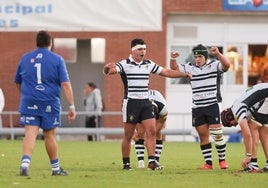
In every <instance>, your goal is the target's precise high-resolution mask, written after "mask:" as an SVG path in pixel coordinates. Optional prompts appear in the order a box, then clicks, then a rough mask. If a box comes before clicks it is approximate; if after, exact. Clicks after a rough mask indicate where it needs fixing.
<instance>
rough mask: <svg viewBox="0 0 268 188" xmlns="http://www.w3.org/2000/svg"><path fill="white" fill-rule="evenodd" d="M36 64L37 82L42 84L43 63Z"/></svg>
mask: <svg viewBox="0 0 268 188" xmlns="http://www.w3.org/2000/svg"><path fill="white" fill-rule="evenodd" d="M34 66H35V67H36V78H37V84H42V79H41V63H35V64H34Z"/></svg>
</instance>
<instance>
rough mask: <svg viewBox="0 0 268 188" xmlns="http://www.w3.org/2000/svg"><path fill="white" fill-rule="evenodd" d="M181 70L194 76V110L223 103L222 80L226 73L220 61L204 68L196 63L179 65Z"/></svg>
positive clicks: (214, 61)
mask: <svg viewBox="0 0 268 188" xmlns="http://www.w3.org/2000/svg"><path fill="white" fill-rule="evenodd" d="M179 69H180V71H181V72H184V73H187V72H188V73H191V74H192V79H191V87H192V100H193V102H192V108H198V107H205V106H210V105H212V104H215V103H218V102H221V95H220V80H221V76H222V74H223V72H225V71H224V70H223V68H222V64H221V63H220V61H218V60H212V61H209V62H207V63H206V64H204V65H203V66H202V67H198V66H197V65H196V64H195V63H187V64H179Z"/></svg>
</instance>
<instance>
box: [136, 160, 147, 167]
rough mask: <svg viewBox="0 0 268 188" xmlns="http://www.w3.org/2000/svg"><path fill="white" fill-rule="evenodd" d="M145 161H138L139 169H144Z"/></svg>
mask: <svg viewBox="0 0 268 188" xmlns="http://www.w3.org/2000/svg"><path fill="white" fill-rule="evenodd" d="M144 167H145V166H144V160H139V161H138V168H144Z"/></svg>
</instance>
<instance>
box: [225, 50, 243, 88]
mask: <svg viewBox="0 0 268 188" xmlns="http://www.w3.org/2000/svg"><path fill="white" fill-rule="evenodd" d="M226 57H227V58H228V59H229V61H230V63H231V66H230V68H229V70H228V72H227V73H226V77H227V85H243V84H244V79H243V62H244V58H243V57H244V50H243V46H242V45H241V46H239V45H229V46H227V54H226Z"/></svg>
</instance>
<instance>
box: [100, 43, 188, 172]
mask: <svg viewBox="0 0 268 188" xmlns="http://www.w3.org/2000/svg"><path fill="white" fill-rule="evenodd" d="M130 46H131V55H130V57H129V58H127V59H123V60H121V61H119V62H117V63H113V62H111V63H108V64H106V65H105V66H104V68H103V73H104V74H106V75H111V74H117V73H119V74H120V76H121V79H122V82H123V84H124V89H125V91H124V100H123V108H122V111H123V122H124V137H123V140H122V148H121V150H122V158H123V169H124V170H130V169H131V166H130V157H129V155H130V149H131V140H132V136H133V134H134V131H135V125H136V124H137V123H141V124H142V126H144V128H145V132H146V145H147V153H148V166H147V168H148V169H149V170H159V169H162V168H163V167H162V166H161V165H159V164H158V163H157V161H156V160H155V139H156V130H155V115H154V111H153V106H152V103H151V101H150V100H149V93H148V86H149V76H150V74H158V75H161V76H165V77H172V78H179V77H190V78H191V75H190V74H188V73H181V72H177V71H173V70H170V69H165V68H164V67H161V66H159V65H157V64H156V63H155V62H153V61H151V60H148V59H145V55H146V43H145V41H144V40H143V39H133V40H132V41H131V44H130Z"/></svg>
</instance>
